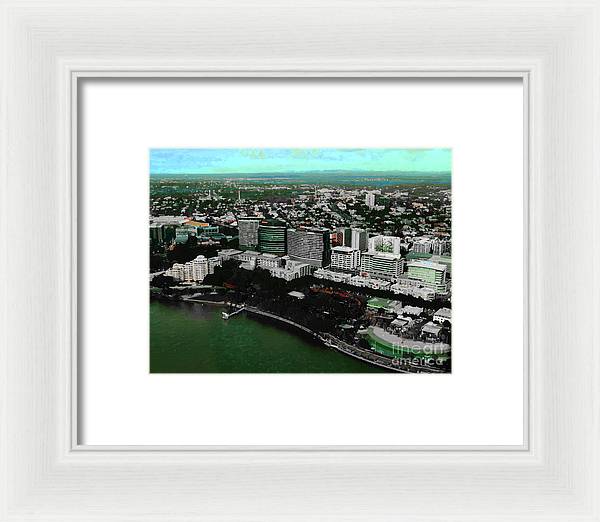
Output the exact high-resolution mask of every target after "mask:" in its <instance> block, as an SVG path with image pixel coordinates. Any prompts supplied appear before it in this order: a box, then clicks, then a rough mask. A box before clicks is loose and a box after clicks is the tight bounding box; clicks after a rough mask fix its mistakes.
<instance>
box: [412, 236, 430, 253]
mask: <svg viewBox="0 0 600 522" xmlns="http://www.w3.org/2000/svg"><path fill="white" fill-rule="evenodd" d="M432 245H433V241H432V240H431V239H429V238H427V237H422V238H419V239H415V241H414V243H413V246H412V248H411V250H412V251H413V252H417V253H419V254H430V253H431V248H432Z"/></svg>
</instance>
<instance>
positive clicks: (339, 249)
mask: <svg viewBox="0 0 600 522" xmlns="http://www.w3.org/2000/svg"><path fill="white" fill-rule="evenodd" d="M331 251H332V252H344V253H350V252H358V250H356V249H354V248H351V247H348V246H335V247H333V248H332V249H331Z"/></svg>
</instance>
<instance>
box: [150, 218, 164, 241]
mask: <svg viewBox="0 0 600 522" xmlns="http://www.w3.org/2000/svg"><path fill="white" fill-rule="evenodd" d="M163 242H164V237H163V226H162V225H161V224H160V223H152V224H151V225H150V243H151V244H152V245H160V244H161V243H163Z"/></svg>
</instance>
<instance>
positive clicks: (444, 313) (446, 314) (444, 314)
mask: <svg viewBox="0 0 600 522" xmlns="http://www.w3.org/2000/svg"><path fill="white" fill-rule="evenodd" d="M435 315H439V316H441V317H448V318H450V317H452V310H450V308H440V309H439V310H438V311H437V312H436V313H435Z"/></svg>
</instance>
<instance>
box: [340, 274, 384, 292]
mask: <svg viewBox="0 0 600 522" xmlns="http://www.w3.org/2000/svg"><path fill="white" fill-rule="evenodd" d="M348 283H349V284H351V285H354V286H360V287H363V288H372V289H373V290H388V289H389V288H390V286H391V284H392V283H390V282H389V281H384V280H383V279H376V278H373V277H362V276H354V277H352V278H350V280H349V281H348Z"/></svg>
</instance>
